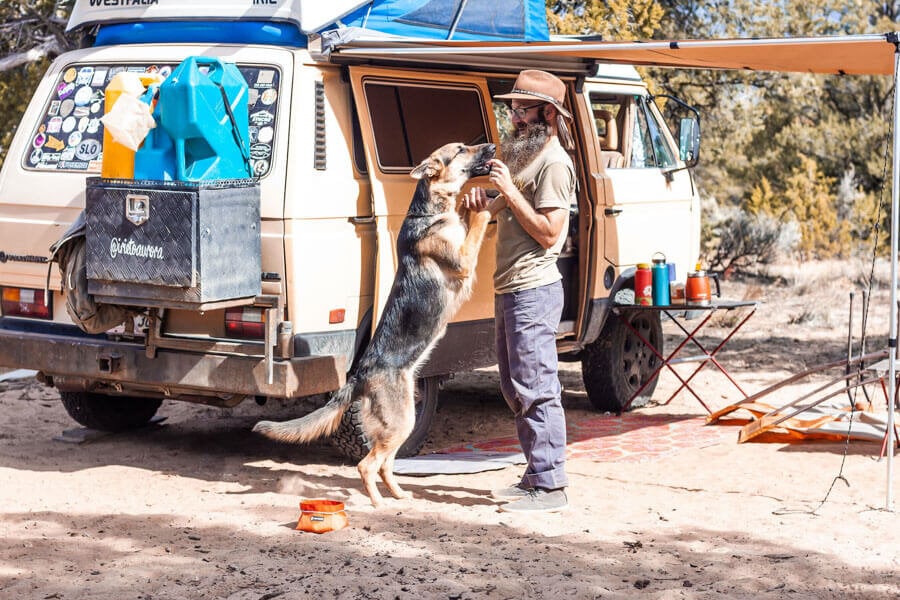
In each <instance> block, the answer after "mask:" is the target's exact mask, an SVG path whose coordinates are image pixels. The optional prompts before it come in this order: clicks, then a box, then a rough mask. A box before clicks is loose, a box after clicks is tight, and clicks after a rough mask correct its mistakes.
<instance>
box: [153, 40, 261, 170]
mask: <svg viewBox="0 0 900 600" xmlns="http://www.w3.org/2000/svg"><path fill="white" fill-rule="evenodd" d="M248 95H249V93H248V88H247V82H246V81H245V80H244V77H243V75H241V72H240V70H238V68H237V66H235V65H234V64H232V63H226V62H224V61H221V60H219V59H218V58H214V57H206V56H191V57H188V58H186V59H185V60H184V61H183V62H182V63H181V64H180V65H178V67H176V68H175V69H174V70H173V71H172V74H171V75H169V77H168V78H167V79H166V80H165V81H164V82H163V83H162V85H160V86H159V102H158V104H157V107H156V112H155V113H154V115H155V116H157V123H158V124H159V126H160V127H161V128H162V129H163V131H164V132H165V133H166V134H168V137H169V138H170V139H171V142H172V145H173V149H174V165H175V179H176V180H178V181H209V180H214V179H241V178H247V177H251V176H252V168H251V166H250V135H249V132H250V124H249V118H248V115H247V97H248ZM155 141H158V142H159V144H160V145H159V147H154V146H153V145H152V143H151V146H150V147H151V148H155V150H163V146H165V140H162V139H160V140H155ZM146 158H147V162H150V163H152V162H153V160H154V158H153V156H152V155H151V154H150V153H148V155H147V156H146ZM158 159H159V160H160V161H161V162H162V161H166V160H170V159H172V154H171V153H169V154H166V153H165V152H164V151H160V152H159V154H158ZM136 160H137V158H136ZM157 167H158V168H157V171H158V172H163V173H164V172H166V170H167V167H166V165H163V164H159V165H157ZM149 170H152V169H149ZM135 177H137V174H136V175H135ZM154 179H155V178H154Z"/></svg>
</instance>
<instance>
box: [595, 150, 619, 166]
mask: <svg viewBox="0 0 900 600" xmlns="http://www.w3.org/2000/svg"><path fill="white" fill-rule="evenodd" d="M600 166H602V167H603V168H604V169H621V168H622V167H624V166H625V155H624V154H622V153H621V152H615V151H612V150H601V151H600Z"/></svg>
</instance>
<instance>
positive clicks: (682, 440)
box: [441, 413, 737, 462]
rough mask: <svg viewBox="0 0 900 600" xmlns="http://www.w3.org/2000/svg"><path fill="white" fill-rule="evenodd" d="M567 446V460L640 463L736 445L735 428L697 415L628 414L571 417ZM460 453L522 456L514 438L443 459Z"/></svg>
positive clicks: (475, 444)
mask: <svg viewBox="0 0 900 600" xmlns="http://www.w3.org/2000/svg"><path fill="white" fill-rule="evenodd" d="M567 427H568V440H567V444H566V450H567V456H568V457H569V458H588V459H590V460H595V461H598V462H613V461H621V462H640V461H644V460H649V459H652V458H656V457H660V456H665V455H669V454H675V453H678V452H681V451H683V450H685V449H688V448H701V447H705V446H711V445H714V444H719V443H722V442H731V443H735V441H736V436H737V434H736V432H735V430H734V428H732V427H721V426H707V425H706V421H705V419H704V418H703V417H700V416H696V415H671V414H644V413H625V414H623V415H621V416H616V415H601V416H595V417H589V418H586V419H575V418H569V419H568V423H567ZM456 452H466V453H471V452H486V453H513V452H521V448H520V447H519V441H518V439H517V438H515V437H505V438H496V439H491V440H481V441H474V442H471V443H468V444H465V445H462V446H454V447H452V448H446V449H444V450H442V451H441V454H451V453H456Z"/></svg>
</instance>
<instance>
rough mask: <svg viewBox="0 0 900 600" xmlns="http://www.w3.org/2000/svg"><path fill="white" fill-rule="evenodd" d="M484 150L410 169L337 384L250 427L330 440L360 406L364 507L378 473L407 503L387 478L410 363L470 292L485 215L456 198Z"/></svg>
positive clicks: (453, 152)
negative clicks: (310, 402) (363, 333)
mask: <svg viewBox="0 0 900 600" xmlns="http://www.w3.org/2000/svg"><path fill="white" fill-rule="evenodd" d="M495 151H496V148H495V146H494V144H480V145H478V146H466V145H464V144H460V143H451V144H447V145H445V146H441V147H440V148H438V149H437V150H435V151H434V152H433V153H432V154H431V156H429V157H428V158H426V159H425V160H424V161H422V163H421V164H420V165H418V166H417V167H416V168H414V169H413V170H412V172H411V173H410V175H411V176H412V177H413V178H415V179H418V180H419V182H418V184H417V185H416V191H415V193H414V194H413V198H412V201H411V202H410V205H409V210H408V211H407V213H406V218H405V219H404V220H403V225H402V226H401V227H400V234H399V236H398V238H397V258H398V267H397V273H396V275H395V277H394V283H393V286H392V287H391V292H390V295H389V296H388V299H387V303H386V304H385V307H384V312H383V314H382V316H381V320H380V321H379V323H378V326H377V327H376V329H375V333H374V335H373V336H372V340H371V342H370V343H369V345H368V346H367V347H366V349H365V351H364V352H363V354H362V356H361V357H360V360H359V363H358V365H357V368H356V370H355V372H354V373H353V374H352V375H351V376H350V377H349V379H348V380H347V383H346V385H344V386H343V387H342V388H341V389H339V390H338V391H337V392H335V393H334V395H333V396H332V398H331V399H330V400H329V402H328V403H327V404H326V405H325V406H323V407H322V408H320V409H318V410H316V411H315V412H313V413H310V414H308V415H306V416H304V417H301V418H299V419H294V420H292V421H285V422H282V423H275V422H272V421H260V422H259V423H257V424H256V426H255V427H254V428H253V431H256V432H259V433H261V434H263V435H265V436H267V437H270V438H272V439H275V440H280V441H283V442H294V443H303V442H309V441H312V440H315V439H318V438H321V437H324V436H328V435H331V434H332V433H334V431H335V430H336V429H337V428H338V426H339V425H340V422H341V417H342V416H343V414H344V413H345V412H346V411H347V409H348V408H350V405H351V404H352V403H353V402H354V401H357V400H358V401H359V402H360V404H361V416H362V425H363V430H364V431H365V433H366V435H367V436H368V438H369V440H370V441H371V443H372V449H371V451H370V452H369V453H368V454H367V455H366V456H365V457H364V458H363V459H362V460H361V461H360V462H359V465H358V466H357V468H358V470H359V474H360V476H361V477H362V480H363V484H364V485H365V488H366V493H367V494H368V495H369V498H370V499H371V501H372V504H373V505H374V506H376V507H377V506H379V505H380V504H381V501H382V496H381V494H380V493H379V491H378V488H377V486H376V484H375V475H376V473H377V474H379V475H381V479H382V481H384V483H385V485H387V487H388V489H389V490H390V492H391V494H392V495H393V496H394V497H395V498H400V499H402V498H410V497H411V494H409V493H407V492H404V491H403V490H401V489H400V486H399V485H397V482H396V480H395V479H394V474H393V470H394V457H395V455H396V454H397V450H398V449H399V448H400V446H401V445H402V444H403V442H404V441H406V438H407V437H409V434H410V432H412V430H413V426H414V425H415V420H416V416H415V382H416V373H417V369H418V368H419V366H420V365H421V364H422V363H424V362H425V360H426V359H427V358H428V355H429V353H430V352H431V349H432V348H433V347H434V345H435V343H436V342H437V341H438V340H439V339H440V338H441V337H442V336H443V335H444V332H445V331H446V330H447V322H448V321H449V320H450V318H451V317H452V316H453V315H454V314H455V313H456V311H457V309H458V308H459V306H460V305H461V304H462V303H463V302H465V301H466V300H467V299H468V298H469V296H470V295H471V293H472V283H473V281H474V275H475V263H476V261H477V259H478V251H479V249H480V248H481V244H482V242H483V241H484V234H485V230H486V229H487V225H488V221H489V220H490V213H489V212H488V211H481V212H470V213H468V221H469V223H468V228H467V227H466V225H465V224H464V222H463V219H462V216H461V213H462V212H463V209H462V208H461V206H460V204H459V202H458V199H457V197H458V196H459V193H460V191H461V189H462V187H463V185H464V184H465V183H466V182H467V181H468V180H469V178H471V177H476V176H479V175H487V174H488V173H489V172H490V166H489V161H490V160H491V159H492V158H494V154H495Z"/></svg>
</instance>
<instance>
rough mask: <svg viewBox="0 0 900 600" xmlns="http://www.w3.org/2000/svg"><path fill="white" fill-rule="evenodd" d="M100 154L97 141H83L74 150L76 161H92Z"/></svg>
mask: <svg viewBox="0 0 900 600" xmlns="http://www.w3.org/2000/svg"><path fill="white" fill-rule="evenodd" d="M98 154H100V142H99V141H98V140H91V139H88V140H84V141H83V142H81V143H80V144H78V148H77V149H76V150H75V156H76V157H78V160H93V159H94V158H96V157H97V155H98Z"/></svg>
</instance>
